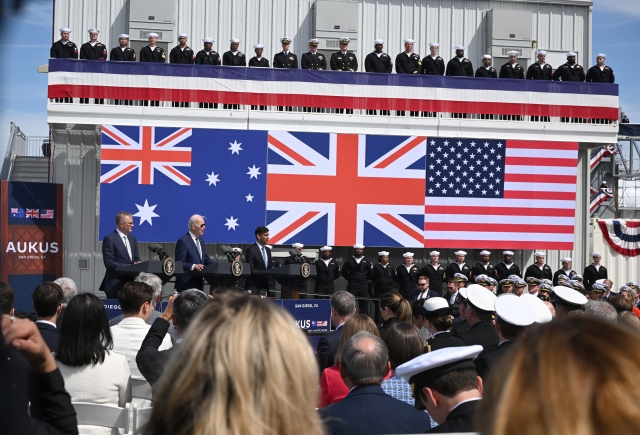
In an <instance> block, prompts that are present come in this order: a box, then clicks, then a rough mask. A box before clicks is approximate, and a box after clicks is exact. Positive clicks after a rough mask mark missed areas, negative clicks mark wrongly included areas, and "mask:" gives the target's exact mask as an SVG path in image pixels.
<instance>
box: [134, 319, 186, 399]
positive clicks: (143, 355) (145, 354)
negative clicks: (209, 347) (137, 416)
mask: <svg viewBox="0 0 640 435" xmlns="http://www.w3.org/2000/svg"><path fill="white" fill-rule="evenodd" d="M169 325H170V323H169V322H167V321H166V320H164V319H161V318H159V317H158V318H157V319H156V320H155V321H154V322H153V325H151V328H149V332H147V336H146V337H145V338H144V340H142V344H141V345H140V350H139V351H138V354H137V355H136V364H137V365H138V370H140V373H141V374H142V376H144V378H145V379H146V380H147V381H149V384H151V386H152V387H153V385H154V384H155V383H156V381H157V380H158V379H159V378H160V375H161V374H162V371H163V370H164V368H165V366H166V365H167V361H168V360H169V358H170V357H171V355H172V354H173V352H174V350H175V348H176V346H177V345H176V346H174V347H172V348H170V349H167V350H158V349H159V348H160V345H161V344H162V340H163V339H164V336H165V335H166V334H167V331H168V330H169Z"/></svg>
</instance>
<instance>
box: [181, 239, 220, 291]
mask: <svg viewBox="0 0 640 435" xmlns="http://www.w3.org/2000/svg"><path fill="white" fill-rule="evenodd" d="M200 249H201V250H202V257H203V258H202V259H200V254H199V253H198V247H197V246H196V244H195V242H194V241H193V238H191V234H189V233H187V234H185V235H184V236H182V237H180V239H179V240H178V242H177V243H176V261H182V265H183V267H184V272H185V275H182V276H177V277H176V285H175V289H176V290H177V291H179V292H181V291H182V290H187V289H190V288H197V289H198V290H202V289H203V288H204V278H203V277H201V276H191V275H190V272H191V267H192V266H193V265H194V264H204V265H205V266H206V265H207V264H213V263H215V261H213V260H212V259H211V258H210V257H209V255H208V254H207V250H206V248H205V246H204V241H203V240H202V238H200Z"/></svg>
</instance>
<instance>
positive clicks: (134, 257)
mask: <svg viewBox="0 0 640 435" xmlns="http://www.w3.org/2000/svg"><path fill="white" fill-rule="evenodd" d="M132 230H133V216H132V215H131V213H128V212H126V211H121V212H120V213H118V214H117V215H116V230H115V231H114V232H112V233H109V234H107V235H106V236H105V238H104V239H103V240H102V260H103V261H104V267H106V268H107V271H106V272H105V274H104V279H103V280H102V285H101V286H100V290H103V291H104V292H105V294H106V295H107V298H108V299H118V291H119V290H120V289H121V288H122V286H123V285H125V284H126V283H127V282H129V281H132V280H133V278H134V276H130V275H119V274H117V273H116V268H118V267H121V266H130V265H132V264H138V263H140V262H141V261H140V254H139V252H138V241H137V240H136V238H135V237H133V236H132V235H131V231H132Z"/></svg>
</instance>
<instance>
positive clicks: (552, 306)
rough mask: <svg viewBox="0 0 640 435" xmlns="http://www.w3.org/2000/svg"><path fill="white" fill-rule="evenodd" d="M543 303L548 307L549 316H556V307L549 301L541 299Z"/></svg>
mask: <svg viewBox="0 0 640 435" xmlns="http://www.w3.org/2000/svg"><path fill="white" fill-rule="evenodd" d="M543 302H544V304H545V305H546V306H547V308H548V309H549V312H550V313H551V317H552V318H553V317H556V307H555V306H554V305H553V304H552V303H551V302H549V301H543Z"/></svg>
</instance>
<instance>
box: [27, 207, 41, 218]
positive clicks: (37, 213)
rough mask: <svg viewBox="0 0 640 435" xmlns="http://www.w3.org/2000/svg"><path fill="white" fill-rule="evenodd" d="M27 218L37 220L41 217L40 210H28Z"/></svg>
mask: <svg viewBox="0 0 640 435" xmlns="http://www.w3.org/2000/svg"><path fill="white" fill-rule="evenodd" d="M27 217H28V218H32V219H33V218H37V217H40V210H39V209H37V208H28V209H27Z"/></svg>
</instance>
